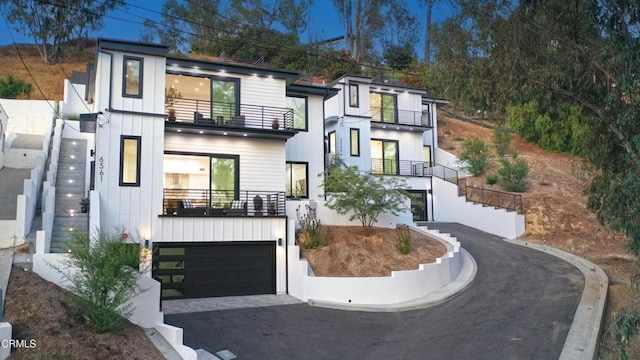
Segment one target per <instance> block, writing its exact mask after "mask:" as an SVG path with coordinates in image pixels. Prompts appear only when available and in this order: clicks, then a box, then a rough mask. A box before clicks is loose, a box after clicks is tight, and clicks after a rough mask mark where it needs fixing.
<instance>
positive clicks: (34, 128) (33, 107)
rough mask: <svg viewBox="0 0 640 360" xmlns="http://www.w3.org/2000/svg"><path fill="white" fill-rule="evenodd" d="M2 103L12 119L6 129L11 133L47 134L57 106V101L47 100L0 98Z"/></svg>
mask: <svg viewBox="0 0 640 360" xmlns="http://www.w3.org/2000/svg"><path fill="white" fill-rule="evenodd" d="M0 104H1V105H2V107H3V108H4V110H5V111H6V113H7V115H8V116H9V119H11V121H9V124H8V125H7V130H6V132H7V133H9V134H34V135H45V134H46V133H47V131H48V130H49V129H50V128H51V121H52V120H53V118H54V115H55V111H54V110H53V109H56V108H57V104H56V102H55V101H46V100H15V99H0ZM6 135H8V134H6Z"/></svg>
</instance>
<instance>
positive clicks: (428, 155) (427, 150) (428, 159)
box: [422, 145, 433, 166]
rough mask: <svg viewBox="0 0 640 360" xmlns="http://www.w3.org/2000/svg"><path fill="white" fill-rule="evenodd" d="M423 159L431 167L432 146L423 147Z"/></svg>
mask: <svg viewBox="0 0 640 360" xmlns="http://www.w3.org/2000/svg"><path fill="white" fill-rule="evenodd" d="M422 158H423V161H424V162H425V164H427V165H429V166H431V163H432V162H433V160H432V157H431V145H423V146H422Z"/></svg>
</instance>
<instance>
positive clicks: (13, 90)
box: [0, 75, 33, 99]
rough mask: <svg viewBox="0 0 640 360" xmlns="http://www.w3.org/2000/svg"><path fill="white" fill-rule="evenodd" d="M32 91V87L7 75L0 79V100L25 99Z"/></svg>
mask: <svg viewBox="0 0 640 360" xmlns="http://www.w3.org/2000/svg"><path fill="white" fill-rule="evenodd" d="M31 91H33V85H31V83H28V82H26V81H24V80H22V79H18V78H16V77H13V75H7V77H5V78H0V98H5V99H17V98H22V97H26V96H27V95H29V94H31Z"/></svg>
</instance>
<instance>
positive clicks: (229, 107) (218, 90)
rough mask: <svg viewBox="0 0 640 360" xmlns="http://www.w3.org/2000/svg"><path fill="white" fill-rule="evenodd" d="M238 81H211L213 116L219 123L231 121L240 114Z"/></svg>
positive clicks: (220, 79) (217, 79) (213, 79)
mask: <svg viewBox="0 0 640 360" xmlns="http://www.w3.org/2000/svg"><path fill="white" fill-rule="evenodd" d="M239 85H240V83H239V80H238V79H222V78H217V77H216V78H212V79H211V114H212V118H213V119H214V120H216V121H218V122H226V121H229V120H230V119H231V118H232V117H234V116H236V115H238V114H239V112H240V108H239V106H240V101H239Z"/></svg>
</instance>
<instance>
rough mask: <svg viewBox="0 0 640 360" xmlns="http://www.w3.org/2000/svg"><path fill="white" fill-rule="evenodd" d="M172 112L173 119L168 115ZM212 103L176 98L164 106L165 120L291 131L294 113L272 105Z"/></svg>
mask: <svg viewBox="0 0 640 360" xmlns="http://www.w3.org/2000/svg"><path fill="white" fill-rule="evenodd" d="M170 110H173V112H174V113H175V116H170V115H171V112H170ZM237 110H238V108H237V105H236V104H233V103H222V102H211V101H205V100H195V99H175V100H173V105H169V104H167V105H165V112H166V114H167V120H168V121H175V122H183V123H195V124H198V125H205V126H217V127H230V128H242V129H245V128H248V129H271V130H293V110H291V109H287V108H278V107H273V106H260V105H249V104H240V106H239V112H237Z"/></svg>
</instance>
